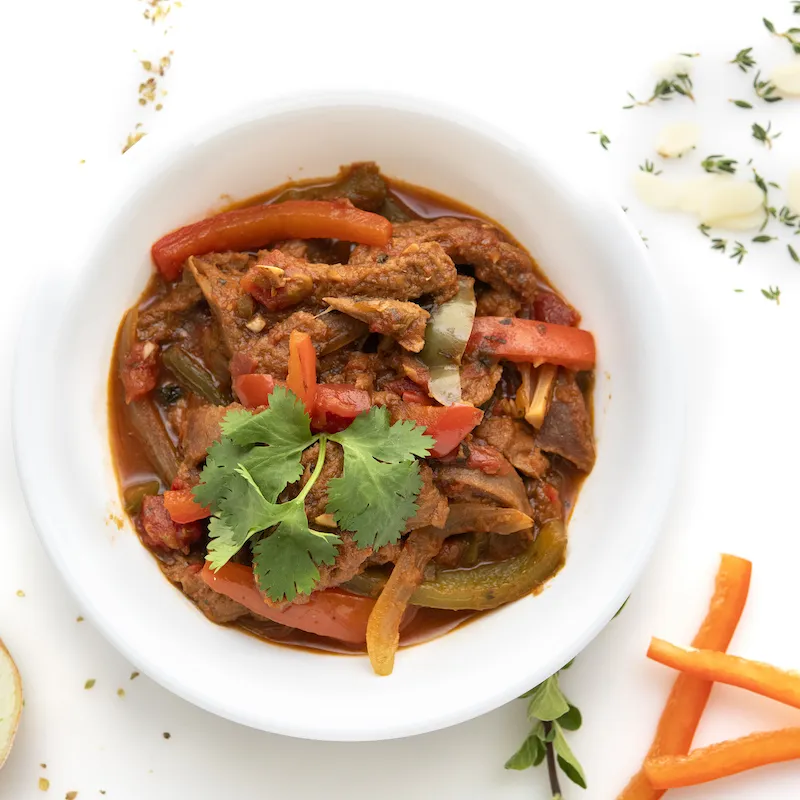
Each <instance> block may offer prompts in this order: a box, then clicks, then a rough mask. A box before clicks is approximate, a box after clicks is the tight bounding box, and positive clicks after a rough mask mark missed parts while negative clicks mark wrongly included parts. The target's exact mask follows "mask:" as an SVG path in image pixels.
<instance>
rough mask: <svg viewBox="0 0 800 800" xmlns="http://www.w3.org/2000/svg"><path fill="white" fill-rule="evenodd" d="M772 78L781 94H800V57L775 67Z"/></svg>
mask: <svg viewBox="0 0 800 800" xmlns="http://www.w3.org/2000/svg"><path fill="white" fill-rule="evenodd" d="M770 80H771V81H772V83H773V84H775V88H776V89H777V90H778V91H779V92H780V93H781V94H794V95H800V58H796V59H795V60H794V61H790V62H789V63H788V64H781V65H780V66H779V67H775V69H774V70H772V75H771V77H770Z"/></svg>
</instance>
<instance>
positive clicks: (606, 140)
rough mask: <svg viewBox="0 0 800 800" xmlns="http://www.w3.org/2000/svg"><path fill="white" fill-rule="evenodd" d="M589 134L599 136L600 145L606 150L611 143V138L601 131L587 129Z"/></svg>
mask: <svg viewBox="0 0 800 800" xmlns="http://www.w3.org/2000/svg"><path fill="white" fill-rule="evenodd" d="M589 134H590V135H591V136H598V137H599V138H600V147H602V148H603V150H608V146H609V145H610V144H611V139H609V138H608V136H606V134H604V133H603V131H600V130H597V131H589Z"/></svg>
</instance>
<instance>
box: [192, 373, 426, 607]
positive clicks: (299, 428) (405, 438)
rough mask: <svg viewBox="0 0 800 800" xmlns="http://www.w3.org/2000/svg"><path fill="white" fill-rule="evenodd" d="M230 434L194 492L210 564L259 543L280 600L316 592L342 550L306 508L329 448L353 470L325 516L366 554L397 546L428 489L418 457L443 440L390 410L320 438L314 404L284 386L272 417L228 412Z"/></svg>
mask: <svg viewBox="0 0 800 800" xmlns="http://www.w3.org/2000/svg"><path fill="white" fill-rule="evenodd" d="M221 428H222V434H223V436H222V438H221V440H220V441H218V442H215V443H214V444H213V445H212V446H211V447H210V448H209V450H208V457H207V460H206V465H205V467H204V468H203V471H202V473H201V474H200V481H201V482H200V483H199V484H198V485H197V486H196V487H195V488H194V490H193V491H194V497H195V499H196V500H197V501H198V502H200V503H202V504H203V505H204V506H208V507H210V508H211V511H212V513H213V516H212V518H211V522H210V524H209V530H208V533H209V537H210V542H209V545H208V555H207V556H206V559H207V560H208V561H209V562H210V564H211V568H212V569H214V570H217V569H219V568H220V567H222V566H223V565H224V564H225V563H227V562H228V560H229V559H230V558H232V557H233V556H234V555H235V554H236V553H237V552H239V550H241V548H242V547H244V545H245V544H246V543H248V542H250V541H252V542H253V570H254V572H255V575H256V581H257V583H258V585H259V587H260V588H261V590H262V591H264V592H265V593H266V594H267V595H268V596H269V598H270V599H271V600H273V601H276V602H278V601H281V600H283V599H284V598H285V599H286V600H289V601H291V600H293V599H294V598H295V597H296V596H297V595H298V594H309V593H310V592H311V591H313V589H314V586H315V585H316V583H317V581H318V580H319V566H320V565H322V564H329V565H330V564H333V562H334V560H335V558H336V555H337V552H338V547H339V545H340V544H341V538H340V536H339V535H338V534H336V533H331V532H328V531H318V530H314V529H313V528H312V527H311V525H310V524H309V520H308V518H307V517H306V511H305V504H304V501H305V499H306V497H307V496H308V494H309V492H310V491H311V489H312V488H313V486H314V484H315V483H316V481H317V480H318V479H319V476H320V473H321V471H322V467H323V465H324V462H325V452H326V449H327V447H328V444H329V442H336V443H337V444H339V445H340V446H341V447H342V449H343V451H344V469H343V472H342V475H341V476H340V477H338V478H334V479H332V480H331V481H330V482H329V484H328V487H327V489H328V505H327V508H326V513H329V514H332V515H333V518H334V519H335V521H336V523H337V525H338V526H339V527H340V528H341V529H342V530H347V531H352V533H353V539H354V541H355V542H356V544H357V545H358V546H359V547H362V548H365V547H375V548H378V547H381V546H382V545H384V544H387V543H390V542H391V543H393V542H396V541H398V539H399V538H400V536H401V534H402V533H403V531H404V530H405V524H406V521H407V520H408V519H409V518H410V517H412V516H413V515H414V514H415V513H416V510H417V505H416V499H417V496H418V495H419V492H420V489H421V488H422V479H421V478H420V475H419V462H418V461H417V460H416V457H417V456H419V457H425V456H427V455H428V451H429V450H430V448H431V447H433V444H434V440H433V439H432V438H431V437H429V436H426V435H425V434H424V429H423V428H420V427H416V426H415V424H414V423H413V422H410V421H407V420H403V421H400V422H396V423H395V424H394V425H391V424H390V422H389V412H388V411H387V410H386V409H385V408H382V407H374V408H371V409H370V410H369V411H368V412H366V413H364V414H360V415H359V416H358V417H356V419H355V420H354V421H353V423H352V424H351V425H350V427H348V428H346V429H345V430H343V431H341V432H339V433H333V434H325V433H319V434H312V432H311V426H310V419H309V417H308V415H307V414H306V412H305V407H304V406H303V404H302V403H301V402H300V400H299V399H298V398H297V397H296V396H295V395H294V394H292V392H290V391H288V390H286V389H285V388H283V387H277V388H276V389H275V391H274V392H273V393H272V395H271V396H270V405H269V408H267V409H266V410H265V411H261V412H260V413H258V414H253V413H252V412H250V411H244V410H241V411H239V410H237V411H229V412H228V414H227V415H226V416H225V418H224V420H223V421H222V425H221ZM314 445H318V453H317V458H316V464H315V466H314V469H313V471H312V473H311V476H310V477H309V479H308V481H307V482H306V484H305V486H303V488H302V490H301V491H300V492H299V494H297V496H296V497H294V498H293V499H291V500H288V501H285V502H278V495H279V494H281V492H283V490H284V489H285V488H286V487H287V486H289V485H290V484H293V483H295V482H296V481H298V480H299V479H300V478H301V476H302V474H303V466H302V464H301V461H300V458H301V456H302V454H303V452H304V451H306V450H308V449H309V448H311V447H313V446H314Z"/></svg>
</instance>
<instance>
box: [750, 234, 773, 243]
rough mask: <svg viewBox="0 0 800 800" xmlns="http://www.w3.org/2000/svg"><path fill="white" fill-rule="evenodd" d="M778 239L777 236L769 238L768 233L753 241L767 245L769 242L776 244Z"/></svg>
mask: <svg viewBox="0 0 800 800" xmlns="http://www.w3.org/2000/svg"><path fill="white" fill-rule="evenodd" d="M777 238H778V237H777V236H768V235H767V234H766V233H762V234H760V235H759V236H754V237H753V239H752V241H754V242H758V243H759V244H766V243H767V242H774V241H775V240H776V239H777Z"/></svg>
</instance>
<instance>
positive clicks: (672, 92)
mask: <svg viewBox="0 0 800 800" xmlns="http://www.w3.org/2000/svg"><path fill="white" fill-rule="evenodd" d="M681 55H683V56H687V57H688V58H694V57H695V56H696V55H698V54H697V53H691V54H690V53H681ZM693 88H694V84H693V83H692V79H691V78H690V77H689V73H688V72H676V73H675V74H674V75H672V76H671V77H669V78H662V79H661V80H660V81H658V83H656V85H655V87H654V88H653V93H652V94H651V95H650V97H649V98H648V99H647V100H637V99H636V97H635V96H634V95H633V94H632V93H631V92H628V97H630V99H631V102H630V103H629V104H628V105H627V106H622V107H623V108H624V109H625V110H628V109H631V108H636V107H637V106H649V105H652V104H653V103H654V102H655V101H656V100H664V101H669V100H672V99H673V98H674V97H675V96H676V95H679V96H681V97H688V98H689V99H690V100H691V101H692V102H694V95H693V94H692V89H693Z"/></svg>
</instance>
